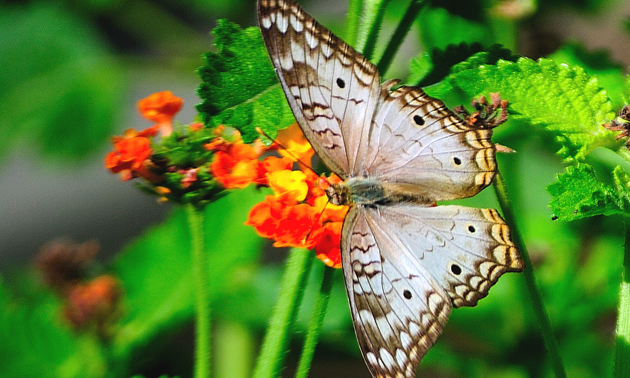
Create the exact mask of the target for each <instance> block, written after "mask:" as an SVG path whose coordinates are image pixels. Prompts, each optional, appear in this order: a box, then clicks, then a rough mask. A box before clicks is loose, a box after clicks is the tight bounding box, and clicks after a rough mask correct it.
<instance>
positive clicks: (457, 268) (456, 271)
mask: <svg viewBox="0 0 630 378" xmlns="http://www.w3.org/2000/svg"><path fill="white" fill-rule="evenodd" d="M451 272H453V274H454V275H456V276H459V275H460V274H461V273H462V268H461V267H460V266H459V265H457V264H451Z"/></svg>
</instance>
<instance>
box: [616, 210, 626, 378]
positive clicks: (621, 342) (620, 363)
mask: <svg viewBox="0 0 630 378" xmlns="http://www.w3.org/2000/svg"><path fill="white" fill-rule="evenodd" d="M624 228H625V229H624V231H625V238H626V240H625V245H624V254H623V268H622V273H621V288H620V290H619V309H618V311H617V343H616V345H615V367H614V377H615V378H622V377H630V219H628V218H626V219H624Z"/></svg>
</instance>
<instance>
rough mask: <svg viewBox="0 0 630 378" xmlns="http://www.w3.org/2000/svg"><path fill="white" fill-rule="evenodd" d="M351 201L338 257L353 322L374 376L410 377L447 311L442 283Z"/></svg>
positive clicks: (377, 220)
mask: <svg viewBox="0 0 630 378" xmlns="http://www.w3.org/2000/svg"><path fill="white" fill-rule="evenodd" d="M372 211H377V210H373V209H368V208H365V207H363V206H354V207H352V208H351V209H350V211H349V212H348V215H347V216H346V219H345V221H344V226H343V232H342V234H343V236H342V246H341V247H342V263H343V269H344V277H345V280H346V288H347V290H348V298H349V302H350V308H351V310H352V311H351V312H352V317H353V320H354V321H353V324H354V328H355V331H356V334H357V339H358V341H359V345H360V347H361V352H362V353H363V357H364V359H365V361H366V363H367V365H368V367H369V369H370V372H371V373H372V375H373V376H374V377H392V378H393V377H414V376H415V372H416V369H417V367H418V364H419V363H420V360H421V359H422V357H423V356H424V355H425V353H426V352H427V350H429V348H430V347H431V346H432V345H433V344H434V343H435V340H436V339H437V337H438V336H439V335H440V333H441V332H442V328H443V327H444V324H445V323H446V320H447V319H448V316H449V314H450V311H451V302H450V299H449V298H448V296H447V295H446V293H445V291H444V289H442V287H441V286H440V285H439V283H438V282H437V281H436V280H435V279H434V278H433V277H432V275H431V274H430V273H429V272H428V271H427V270H426V269H425V268H424V267H423V266H422V265H421V264H420V261H419V260H418V259H417V258H416V257H415V256H414V255H413V253H412V252H411V250H409V249H407V248H406V247H405V246H404V244H402V243H401V242H402V240H400V239H397V238H396V236H395V235H394V237H392V236H391V235H389V234H388V230H387V229H384V228H383V227H382V224H381V223H380V221H379V219H378V218H377V217H376V216H375V215H374V214H371V212H372Z"/></svg>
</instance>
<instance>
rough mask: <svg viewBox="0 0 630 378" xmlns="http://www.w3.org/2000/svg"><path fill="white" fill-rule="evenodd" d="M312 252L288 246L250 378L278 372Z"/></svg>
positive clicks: (259, 377) (273, 377)
mask: <svg viewBox="0 0 630 378" xmlns="http://www.w3.org/2000/svg"><path fill="white" fill-rule="evenodd" d="M313 256H315V254H314V253H313V252H310V251H307V250H304V249H297V248H293V249H291V252H290V253H289V258H288V260H287V266H286V270H285V272H284V276H283V277H282V283H281V284H280V294H279V296H278V301H277V302H276V307H275V308H274V310H273V314H272V315H271V320H270V321H269V327H268V328H267V334H266V335H265V339H264V341H263V345H262V348H261V351H260V355H259V356H258V360H257V361H256V368H255V369H254V375H253V377H254V378H275V377H279V376H280V370H281V369H282V364H283V362H284V357H285V354H286V349H287V346H288V344H289V332H290V331H291V329H292V328H293V324H294V323H295V318H296V317H297V313H298V309H299V308H300V304H301V302H302V296H303V294H304V287H305V286H306V282H307V280H308V273H309V271H310V267H311V265H312V263H313Z"/></svg>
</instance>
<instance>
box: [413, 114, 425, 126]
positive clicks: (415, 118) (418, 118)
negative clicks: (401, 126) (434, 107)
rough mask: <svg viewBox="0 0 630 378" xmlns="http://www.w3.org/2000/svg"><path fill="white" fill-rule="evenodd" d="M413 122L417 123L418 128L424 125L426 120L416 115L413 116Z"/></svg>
mask: <svg viewBox="0 0 630 378" xmlns="http://www.w3.org/2000/svg"><path fill="white" fill-rule="evenodd" d="M413 121H414V122H415V123H416V125H418V126H422V125H424V118H422V117H420V116H419V115H415V116H413Z"/></svg>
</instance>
